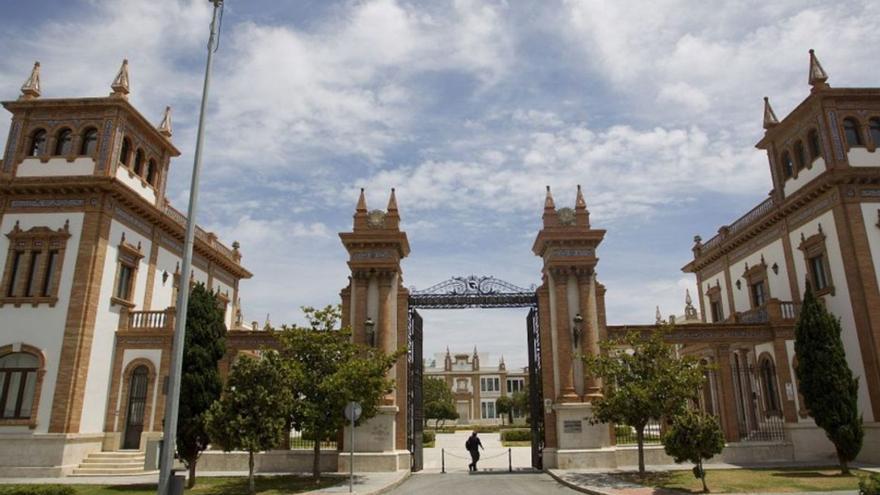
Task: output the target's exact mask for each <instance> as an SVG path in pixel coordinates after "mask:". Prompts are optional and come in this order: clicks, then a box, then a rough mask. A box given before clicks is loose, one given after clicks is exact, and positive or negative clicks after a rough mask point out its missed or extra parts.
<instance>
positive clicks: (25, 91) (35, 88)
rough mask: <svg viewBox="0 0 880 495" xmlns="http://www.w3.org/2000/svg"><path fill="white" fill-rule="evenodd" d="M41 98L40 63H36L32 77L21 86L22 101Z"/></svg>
mask: <svg viewBox="0 0 880 495" xmlns="http://www.w3.org/2000/svg"><path fill="white" fill-rule="evenodd" d="M39 97H40V63H39V62H34V68H33V69H31V75H30V77H28V78H27V81H25V82H24V84H22V85H21V96H20V97H19V99H21V100H33V99H34V98H39Z"/></svg>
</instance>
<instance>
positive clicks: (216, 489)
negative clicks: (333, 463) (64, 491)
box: [2, 475, 344, 495]
mask: <svg viewBox="0 0 880 495" xmlns="http://www.w3.org/2000/svg"><path fill="white" fill-rule="evenodd" d="M342 481H344V480H343V479H342V478H337V477H322V478H321V480H320V481H319V482H318V483H315V482H314V481H313V480H312V479H311V478H310V477H303V476H290V475H287V476H256V477H255V478H254V482H255V484H256V489H257V493H259V494H260V495H282V494H287V493H301V492H306V491H309V490H316V489H318V488H326V487H328V486H333V485H337V484H339V483H341V482H342ZM247 483H248V480H247V477H246V476H245V477H235V478H219V477H218V478H214V477H207V476H206V477H200V478H198V479H197V482H196V486H195V487H193V488H192V490H185V492H184V493H190V494H193V495H242V494H246V493H248V487H247ZM15 486H20V485H2V487H3V488H11V487H15ZM70 486H72V487H73V488H74V489H75V490H76V493H77V495H120V494H128V493H131V494H149V493H156V484H155V483H145V484H140V485H113V486H107V485H70Z"/></svg>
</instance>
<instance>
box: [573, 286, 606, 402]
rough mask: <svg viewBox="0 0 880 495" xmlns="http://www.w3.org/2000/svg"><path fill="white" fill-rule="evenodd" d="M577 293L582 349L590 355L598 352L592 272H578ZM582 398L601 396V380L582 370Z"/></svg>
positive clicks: (596, 307)
mask: <svg viewBox="0 0 880 495" xmlns="http://www.w3.org/2000/svg"><path fill="white" fill-rule="evenodd" d="M578 293H579V296H580V305H581V308H582V311H584V314H582V316H583V317H584V335H583V336H582V337H581V341H582V342H583V344H581V349H582V351H585V353H589V354H590V355H591V356H597V355H598V354H599V315H598V314H597V312H598V311H599V305H598V304H597V302H596V297H597V296H596V280H595V279H594V277H593V274H590V275H587V274H580V275H579V276H578ZM584 379H585V383H584V400H585V401H586V402H591V401H592V399H596V398H599V397H602V380H601V379H600V378H599V377H597V376H595V375H593V374H589V375H587V371H586V370H584Z"/></svg>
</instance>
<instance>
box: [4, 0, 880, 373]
mask: <svg viewBox="0 0 880 495" xmlns="http://www.w3.org/2000/svg"><path fill="white" fill-rule="evenodd" d="M210 9H211V5H210V3H209V2H207V1H204V0H192V1H183V0H151V1H149V2H145V1H142V0H140V1H134V0H114V1H98V0H92V1H83V0H80V1H75V0H72V1H61V0H29V1H28V2H14V1H10V0H2V1H0V53H2V54H3V55H2V57H0V99H2V100H4V101H5V100H12V99H15V98H17V96H18V94H19V87H20V86H21V84H22V83H23V82H24V80H25V79H26V78H27V76H28V73H29V71H30V68H31V66H32V64H33V62H34V61H35V60H39V61H40V62H41V68H42V72H41V82H42V90H43V97H45V98H60V97H78V96H103V95H106V94H108V93H109V91H110V88H109V86H110V82H111V81H112V79H113V76H114V75H115V74H116V71H117V70H118V68H119V65H120V63H121V61H122V59H123V58H127V59H128V60H129V64H130V67H129V68H130V75H131V85H132V93H131V95H130V101H131V102H132V103H133V104H134V105H135V107H137V108H138V109H139V110H140V111H141V113H143V114H144V115H145V116H146V117H147V118H148V119H150V120H152V121H154V122H156V123H158V121H159V120H160V118H161V114H162V110H163V109H164V108H165V105H171V106H172V108H173V122H174V138H173V139H174V142H175V144H176V145H177V147H178V148H180V150H181V151H182V155H181V156H180V157H178V158H176V159H174V160H173V161H172V166H171V167H172V170H171V176H170V178H169V185H168V194H169V197H170V198H171V200H172V203H173V204H175V205H176V206H177V207H178V208H179V209H181V210H183V209H185V208H186V204H187V195H188V191H189V178H190V171H191V166H192V159H193V150H194V142H195V129H196V124H197V119H198V105H199V101H200V96H201V88H202V77H203V75H204V64H205V58H206V44H207V35H208V25H209V23H210V17H211V10H210ZM878 44H880V2H877V1H875V0H873V1H872V0H864V1H858V0H844V1H838V2H827V1H808V0H804V1H787V0H781V1H774V2H766V1H763V0H761V1H754V0H738V1H730V2H722V1H713V2H704V1H685V0H657V1H654V2H641V1H627V0H620V1H598V0H541V1H535V2H528V1H502V0H497V1H488V0H487V1H482V2H481V1H476V0H433V1H421V2H416V1H404V0H365V1H337V2H333V1H324V0H321V1H318V0H312V1H298V2H292V1H284V2H279V1H274V0H248V1H244V0H227V2H226V7H225V12H224V17H223V26H222V34H221V39H220V47H219V49H218V51H217V52H216V55H215V67H214V73H213V79H212V85H211V92H210V95H209V103H208V121H207V128H206V154H205V160H204V171H203V175H202V182H201V188H200V208H199V210H198V213H197V218H198V221H199V223H200V224H201V225H203V226H204V227H205V228H207V229H209V230H212V231H215V232H216V233H217V234H218V235H219V236H220V238H221V239H222V240H223V241H224V242H226V243H227V245H228V244H231V243H232V241H233V240H237V241H239V242H240V243H241V249H242V253H243V256H244V258H243V263H244V265H245V266H246V267H247V268H248V269H249V270H251V271H252V272H253V273H254V277H253V278H252V279H251V280H247V281H244V282H242V284H241V290H242V304H243V311H244V318H245V321H252V320H258V321H260V322H261V323H262V322H263V321H264V320H265V319H266V317H267V315H270V319H271V322H272V323H273V324H275V325H278V324H281V323H297V322H301V321H302V313H301V311H300V307H301V306H306V305H309V306H323V305H326V304H335V303H338V302H339V290H340V289H342V288H343V287H344V286H345V285H346V284H347V275H348V273H347V267H346V264H345V261H346V253H345V250H344V248H343V247H342V244H341V243H340V241H339V238H338V235H337V233H338V232H343V231H348V230H350V229H351V215H352V214H353V212H354V206H355V203H356V200H357V194H358V190H359V188H361V187H364V188H366V191H367V202H368V206H369V208H370V209H374V208H380V209H384V207H385V205H386V203H387V200H388V194H389V192H390V189H391V188H392V187H395V188H396V189H397V199H398V204H399V207H400V214H401V217H402V223H401V228H402V229H403V230H405V231H406V232H407V234H408V236H409V241H410V245H411V248H412V253H411V254H410V256H409V257H408V258H407V259H405V260H404V262H403V274H404V284H405V285H406V286H407V287H416V288H426V287H429V286H431V285H433V284H435V283H437V282H440V281H443V280H446V279H448V278H450V277H452V276H465V275H470V274H474V275H492V276H495V277H497V278H500V279H503V280H506V281H508V282H510V283H513V284H515V285H518V286H522V287H529V286H531V285H532V284H539V283H540V278H541V273H540V270H541V264H540V260H539V259H538V258H537V257H536V256H534V255H533V254H532V253H531V246H532V242H533V241H534V238H535V235H536V234H537V232H538V230H539V229H540V219H541V213H542V207H543V200H544V186H545V185H549V186H551V188H552V191H553V194H554V197H555V199H556V204H557V206H558V207H562V206H573V205H574V200H575V192H576V185H577V184H581V185H582V186H583V188H584V191H585V196H586V200H587V205H588V208H589V209H590V212H591V217H590V219H591V223H592V226H593V227H594V228H601V229H606V230H607V234H606V236H605V240H604V241H603V242H602V244H601V245H600V246H599V251H598V255H599V258H600V261H599V264H598V267H597V274H598V277H599V280H600V281H601V282H602V283H603V284H605V285H606V287H607V290H608V291H607V294H606V305H607V314H608V322H609V324H623V323H650V322H652V321H653V320H654V313H655V307H656V306H659V307H660V310H661V312H662V313H663V314H664V315H669V314H672V313H675V314H681V313H682V312H683V306H684V292H685V290H686V289H690V290H691V291H692V292H693V291H695V279H694V277H693V276H692V275H690V274H685V273H682V271H681V267H682V266H683V265H684V264H685V263H687V262H688V261H689V259H691V258H692V253H691V247H692V245H693V237H694V235H697V234H699V235H701V236H702V237H703V239H708V238H709V237H711V236H712V235H713V234H714V233H715V232H716V231H717V229H718V227H720V226H721V225H724V224H729V223H731V222H733V221H734V220H735V219H736V218H738V217H739V216H740V215H742V214H743V213H745V212H747V211H748V210H749V209H750V208H751V207H752V206H754V205H756V204H758V203H759V202H761V201H762V200H763V199H764V198H765V197H766V196H767V193H768V191H769V190H770V187H771V182H770V173H769V169H768V166H767V159H766V156H765V155H763V153H762V152H760V151H759V150H756V149H755V148H754V144H755V143H756V142H757V141H758V140H759V139H760V138H761V137H762V135H763V129H762V128H761V117H762V105H763V101H762V97H764V96H769V97H770V101H771V103H772V105H773V107H774V109H775V111H776V114H777V115H778V116H779V117H780V118H782V117H783V116H784V115H787V114H788V113H789V112H790V111H791V110H792V109H793V108H794V107H795V106H796V105H797V104H798V103H799V102H800V101H802V100H803V99H804V98H805V97H806V96H807V94H808V93H809V86H808V85H807V68H808V50H809V49H810V48H814V49H815V50H816V53H817V55H818V57H819V59H820V60H821V62H822V64H823V66H824V68H825V70H826V71H827V72H828V73H829V75H830V79H829V83H830V84H831V85H832V86H850V87H866V86H877V84H878V77H877V72H876V63H875V62H876V54H877V51H876V50H877V48H876V47H877V46H878ZM8 128H9V120H8V118H0V135H2V136H6V135H7V133H8ZM525 314H526V313H525V310H463V311H426V312H425V313H424V315H423V316H424V318H425V349H424V352H425V354H426V355H430V354H432V353H434V352H440V351H442V350H445V348H446V346H449V347H450V348H451V349H452V350H453V351H472V350H473V347H474V346H477V347H478V349H479V351H480V352H488V353H490V354H492V355H493V358H492V360H491V361H492V362H493V363H494V362H497V358H498V357H499V356H500V355H501V354H504V356H505V360H506V362H507V364H508V367H516V366H524V365H525V364H526V336H525Z"/></svg>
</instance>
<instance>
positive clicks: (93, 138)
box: [79, 127, 98, 156]
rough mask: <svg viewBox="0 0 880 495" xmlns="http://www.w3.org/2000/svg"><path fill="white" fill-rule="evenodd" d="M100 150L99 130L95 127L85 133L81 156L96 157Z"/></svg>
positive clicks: (80, 150)
mask: <svg viewBox="0 0 880 495" xmlns="http://www.w3.org/2000/svg"><path fill="white" fill-rule="evenodd" d="M97 150H98V130H97V129H95V128H94V127H90V128H88V129H86V132H84V133H83V137H82V144H81V145H80V148H79V154H80V155H82V156H95V151H97Z"/></svg>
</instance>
